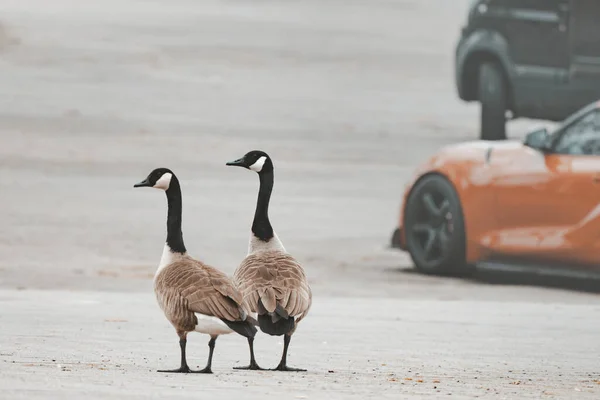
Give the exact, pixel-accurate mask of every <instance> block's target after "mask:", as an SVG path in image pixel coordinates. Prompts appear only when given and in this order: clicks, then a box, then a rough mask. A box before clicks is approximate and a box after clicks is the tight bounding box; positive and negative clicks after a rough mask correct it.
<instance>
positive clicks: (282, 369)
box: [271, 364, 306, 372]
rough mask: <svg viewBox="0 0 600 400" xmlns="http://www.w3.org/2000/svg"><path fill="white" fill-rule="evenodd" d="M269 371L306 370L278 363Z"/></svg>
mask: <svg viewBox="0 0 600 400" xmlns="http://www.w3.org/2000/svg"><path fill="white" fill-rule="evenodd" d="M271 371H291V372H306V370H305V369H302V368H292V367H288V366H287V365H282V364H279V365H278V366H277V367H275V368H273V369H272V370H271Z"/></svg>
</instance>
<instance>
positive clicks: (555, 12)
mask: <svg viewBox="0 0 600 400" xmlns="http://www.w3.org/2000/svg"><path fill="white" fill-rule="evenodd" d="M494 5H496V6H497V7H500V8H501V11H500V10H499V12H498V14H499V15H501V16H502V19H503V21H504V26H503V29H502V34H503V35H504V36H505V37H506V39H507V41H508V44H509V49H510V50H509V51H510V55H511V58H512V60H513V62H514V63H515V65H516V66H517V69H518V70H519V75H522V74H532V75H534V76H533V77H543V78H545V77H548V74H550V75H551V76H550V79H552V80H554V79H555V78H554V76H553V75H554V71H553V69H555V68H564V69H566V68H567V67H568V65H569V52H568V48H569V39H568V37H569V36H568V24H569V19H568V10H569V0H497V1H494V0H492V1H491V2H490V6H491V7H493V6H494ZM490 11H492V8H490Z"/></svg>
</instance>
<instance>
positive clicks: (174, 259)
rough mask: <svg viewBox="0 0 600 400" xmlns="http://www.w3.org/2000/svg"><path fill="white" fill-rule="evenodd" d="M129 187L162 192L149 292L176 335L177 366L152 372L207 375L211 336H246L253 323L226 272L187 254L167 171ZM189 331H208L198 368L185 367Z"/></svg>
mask: <svg viewBox="0 0 600 400" xmlns="http://www.w3.org/2000/svg"><path fill="white" fill-rule="evenodd" d="M134 187H136V188H138V187H152V188H156V189H161V190H164V191H165V193H166V195H167V203H168V212H167V240H166V243H165V246H164V248H163V253H162V257H161V259H160V263H159V266H158V270H157V271H156V274H155V275H154V292H155V294H156V298H157V300H158V304H159V306H160V307H161V309H162V310H163V312H164V314H165V316H166V317H167V319H168V320H169V322H170V323H171V325H173V327H174V328H175V331H176V332H177V335H178V336H179V346H180V350H181V366H180V367H179V368H178V369H174V370H159V371H158V372H182V373H188V372H197V373H209V374H210V373H212V369H211V367H212V357H213V351H214V349H215V342H216V340H217V337H218V336H219V335H224V334H228V333H232V332H237V333H238V334H240V335H242V336H244V337H247V338H248V340H250V339H251V338H254V336H255V335H256V332H257V329H256V327H255V325H257V322H256V320H255V319H253V318H252V317H251V316H249V312H250V310H249V309H247V308H246V306H244V305H243V297H242V295H241V293H240V291H239V290H238V289H237V288H236V287H235V285H234V284H233V283H232V281H231V279H230V278H229V277H228V276H227V275H225V274H224V273H223V272H221V271H219V270H217V269H216V268H213V267H211V266H209V265H207V264H205V263H203V262H202V261H199V260H196V259H194V258H192V257H190V256H189V255H188V253H187V249H186V247H185V245H184V243H183V234H182V231H181V212H182V210H181V207H182V204H181V187H180V184H179V180H178V179H177V177H176V176H175V174H174V173H173V171H171V170H170V169H167V168H157V169H155V170H154V171H152V172H151V173H150V174H149V175H148V177H147V178H146V179H144V180H143V181H141V182H140V183H136V184H135V185H134ZM194 331H195V332H200V333H204V334H207V335H209V336H210V341H209V342H208V346H209V355H208V362H207V364H206V367H205V368H204V369H202V370H199V371H192V370H191V369H190V368H189V367H188V364H187V360H186V355H185V349H186V344H187V334H188V333H189V332H194Z"/></svg>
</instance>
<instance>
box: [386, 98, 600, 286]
mask: <svg viewBox="0 0 600 400" xmlns="http://www.w3.org/2000/svg"><path fill="white" fill-rule="evenodd" d="M391 241H392V247H394V248H399V249H401V250H404V251H407V252H408V253H410V256H411V258H412V260H413V262H414V264H415V266H416V268H417V269H418V270H419V271H421V272H424V273H428V274H453V275H461V274H466V273H468V272H470V271H471V270H472V269H473V268H474V267H476V266H477V265H480V264H482V265H485V264H487V265H488V266H489V265H491V266H494V265H496V266H503V267H506V268H509V269H510V268H512V267H518V268H519V269H523V267H525V268H527V267H534V268H545V269H548V270H551V271H552V270H556V271H558V270H561V271H571V272H574V273H577V274H580V273H587V272H591V271H593V270H597V271H599V272H600V102H596V103H593V104H590V105H588V106H587V107H585V108H583V109H581V110H580V111H578V112H576V113H575V114H573V115H572V116H570V117H569V118H567V119H566V120H565V121H563V122H562V123H561V124H560V126H559V127H558V128H557V129H556V130H554V131H553V132H548V131H547V130H546V129H545V128H544V129H540V130H536V131H534V132H531V133H529V134H528V135H527V136H526V138H525V140H524V141H523V142H521V141H517V140H505V141H474V142H467V143H462V144H456V145H450V146H447V147H445V148H443V149H442V150H441V151H439V152H438V153H437V154H435V155H434V156H433V157H432V158H431V159H429V161H427V162H426V163H425V164H424V165H422V166H421V167H420V168H419V169H418V170H417V172H416V174H415V175H414V177H413V178H412V179H411V181H410V182H409V183H408V184H407V186H406V190H405V193H404V201H403V204H402V206H401V208H400V218H399V225H398V227H397V228H396V230H395V231H394V234H393V235H392V240H391Z"/></svg>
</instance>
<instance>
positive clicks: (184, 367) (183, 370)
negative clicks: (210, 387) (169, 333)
mask: <svg viewBox="0 0 600 400" xmlns="http://www.w3.org/2000/svg"><path fill="white" fill-rule="evenodd" d="M216 341H217V338H216V336H215V337H211V338H210V341H209V342H208V348H209V349H210V350H209V354H208V364H206V367H205V368H204V369H201V370H199V371H193V370H191V369H190V367H188V364H187V360H186V357H185V347H186V344H187V340H186V338H185V336H184V335H183V334H182V335H181V339H180V340H179V347H180V348H181V366H180V367H179V368H177V369H159V370H158V371H157V372H166V373H181V374H212V373H213V372H212V369H211V366H212V358H213V352H214V350H215V342H216Z"/></svg>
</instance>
